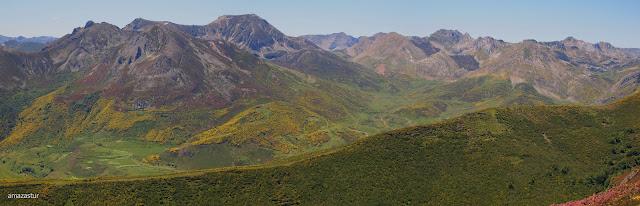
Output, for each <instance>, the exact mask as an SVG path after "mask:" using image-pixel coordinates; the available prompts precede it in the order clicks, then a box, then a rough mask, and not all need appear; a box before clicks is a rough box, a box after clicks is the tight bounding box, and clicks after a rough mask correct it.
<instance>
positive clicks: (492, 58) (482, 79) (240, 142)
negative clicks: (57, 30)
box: [0, 14, 640, 205]
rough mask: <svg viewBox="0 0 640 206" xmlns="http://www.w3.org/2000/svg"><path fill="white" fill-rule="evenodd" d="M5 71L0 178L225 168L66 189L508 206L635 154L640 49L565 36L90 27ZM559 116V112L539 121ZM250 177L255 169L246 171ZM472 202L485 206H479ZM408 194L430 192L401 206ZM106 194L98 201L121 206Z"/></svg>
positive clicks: (602, 185)
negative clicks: (179, 189) (518, 38)
mask: <svg viewBox="0 0 640 206" xmlns="http://www.w3.org/2000/svg"><path fill="white" fill-rule="evenodd" d="M0 74H1V75H0V99H1V100H2V101H0V116H1V118H0V119H1V121H0V161H1V164H0V179H6V180H16V179H17V180H19V181H32V180H34V179H35V181H39V179H44V180H43V181H49V180H53V179H75V178H95V177H121V178H124V179H127V178H125V177H127V176H146V175H167V174H173V173H177V172H178V173H179V172H187V173H189V172H188V171H191V170H193V169H211V168H220V167H232V168H231V169H223V170H222V172H215V171H217V170H215V171H214V172H212V173H209V172H207V173H206V174H200V173H198V174H195V175H192V174H190V173H189V175H188V176H185V177H183V176H179V175H178V176H177V177H174V176H172V175H168V176H167V177H166V179H165V178H164V177H163V178H161V179H150V180H148V181H147V180H146V179H145V180H143V181H139V182H137V181H124V182H114V183H108V184H107V183H104V182H100V181H98V182H97V183H89V184H88V185H84V186H80V185H76V186H78V187H94V186H95V187H102V189H104V190H108V191H112V190H113V188H122V184H125V185H127V186H130V187H129V188H133V190H137V189H135V188H138V189H139V190H142V189H140V188H143V187H144V188H151V189H158V190H164V189H171V188H173V189H176V188H175V187H174V186H167V187H162V188H161V187H160V186H157V187H156V186H153V187H147V186H148V185H147V184H152V185H162V184H158V181H165V180H166V181H168V182H165V183H166V184H173V183H176V184H180V185H189V186H185V188H184V192H188V191H209V190H206V189H202V188H201V187H202V186H203V185H211V184H213V183H212V182H210V181H215V182H217V183H216V184H217V185H220V187H219V188H217V189H212V190H211V191H210V192H213V193H216V194H218V193H219V194H223V193H224V194H230V193H229V192H230V190H229V188H233V187H238V185H237V184H240V183H243V182H248V181H249V180H257V181H258V182H259V184H257V185H258V186H256V187H253V186H255V185H252V186H246V187H244V186H243V188H244V189H246V190H243V191H245V192H240V193H237V194H235V193H234V195H232V196H228V197H230V199H225V198H221V199H220V200H219V201H228V202H220V203H238V204H241V202H237V201H241V199H243V198H244V199H246V200H247V201H248V200H255V201H258V202H263V203H267V202H271V203H275V204H280V203H282V204H288V203H312V204H313V203H317V204H320V203H321V202H317V201H321V200H327V199H330V198H328V196H323V195H331V194H342V196H340V197H339V198H336V199H334V200H335V203H336V204H339V203H341V202H354V203H366V202H367V200H365V199H358V198H363V197H370V198H372V199H370V200H369V201H372V202H369V203H373V202H380V201H382V202H385V201H386V202H388V203H389V204H401V203H424V202H425V201H427V200H435V199H437V200H439V201H440V202H439V203H442V204H472V203H483V204H517V205H520V204H530V203H533V202H534V201H535V200H536V199H537V200H539V202H544V203H559V202H563V201H570V200H575V199H577V198H580V197H584V196H586V195H588V194H591V193H593V192H597V191H602V190H604V189H606V188H607V186H608V181H609V179H611V178H613V177H614V176H615V175H617V174H618V173H620V172H623V171H626V169H629V168H631V167H633V166H635V163H633V161H634V160H635V159H634V158H635V157H636V156H637V155H634V154H635V152H634V151H635V147H636V145H635V142H634V141H633V138H634V137H635V136H634V134H635V132H633V131H636V129H637V126H638V125H635V123H634V122H636V121H635V120H636V119H635V118H634V115H635V113H636V112H634V111H636V110H634V109H635V106H634V105H635V104H634V103H636V102H637V101H636V100H637V99H638V97H637V94H636V95H632V94H634V93H635V92H636V91H637V88H638V86H640V50H638V49H627V48H616V47H614V46H612V45H611V44H608V43H605V42H599V43H595V44H594V43H588V42H585V41H581V40H577V39H575V38H572V37H568V38H566V39H564V40H561V41H554V42H538V41H535V40H524V41H522V42H518V43H510V42H505V41H502V40H498V39H495V38H492V37H478V38H473V37H471V36H470V35H469V34H465V33H462V32H459V31H456V30H438V31H436V32H435V33H433V34H431V35H429V36H425V37H416V36H404V35H401V34H398V33H394V32H391V33H378V34H375V35H373V36H363V37H358V38H356V37H352V36H349V35H347V34H345V33H335V34H329V35H305V36H300V37H293V36H288V35H286V34H284V33H282V32H281V31H279V30H278V29H277V28H275V27H274V26H273V25H271V24H270V23H269V22H267V21H266V20H264V19H262V18H260V17H259V16H257V15H254V14H247V15H226V16H221V17H219V18H217V19H216V20H214V21H212V22H211V23H209V24H206V25H181V24H175V23H172V22H167V21H152V20H145V19H142V18H138V19H135V20H133V21H132V22H131V23H129V24H127V25H126V26H124V27H122V28H120V27H118V26H115V25H112V24H109V23H106V22H102V23H96V22H93V21H88V22H87V23H86V24H85V25H84V26H82V27H78V28H75V29H73V31H72V32H71V33H70V34H67V35H65V36H63V37H60V38H58V39H56V40H54V41H52V42H49V43H46V46H44V47H42V48H41V49H39V50H37V51H33V52H23V51H18V50H17V49H12V48H8V47H7V46H3V47H0ZM630 96H631V97H630ZM555 104H559V105H564V106H548V105H555ZM496 107H498V109H493V108H496ZM425 125H426V126H425ZM407 127H408V128H407ZM402 128H406V129H402ZM389 131H391V132H389ZM630 131H631V132H630ZM381 132H388V133H382V134H378V133H381ZM376 134H378V135H376ZM611 135H614V136H615V135H618V136H619V137H618V136H615V137H614V136H611ZM612 138H614V139H619V140H611V139H612ZM611 141H613V142H614V143H611ZM582 142H589V143H591V145H590V147H588V146H585V145H584V144H579V143H582ZM345 145H346V146H345ZM625 147H626V148H625ZM613 150H615V153H613V154H609V152H611V151H613ZM585 153H589V154H593V155H592V156H584V155H581V154H585ZM629 154H630V155H629ZM309 158H310V159H309ZM605 160H606V161H607V162H605V163H603V162H602V161H605ZM256 164H266V165H265V166H249V165H256ZM452 165H454V167H453V168H452V167H451V166H452ZM235 167H239V168H241V169H238V170H236V169H234V168H235ZM254 167H255V168H254ZM245 168H248V169H247V170H245ZM447 168H450V169H447ZM236 171H237V174H236V173H234V172H236ZM303 174H306V176H305V175H303ZM499 174H507V175H508V176H509V178H507V179H504V178H502V179H501V178H500V177H503V176H499ZM270 175H271V176H270ZM270 177H273V178H270ZM192 178H193V179H192ZM225 178H226V179H233V180H230V181H226V182H225V181H222V179H225ZM381 178H382V179H381ZM531 178H533V179H531ZM194 179H195V180H196V181H199V180H202V181H201V182H199V183H195V184H192V182H190V181H192V180H194ZM411 179H413V180H420V181H415V182H414V183H415V184H414V183H410V181H409V180H411ZM487 179H490V180H491V181H484V180H487ZM272 180H273V181H272ZM274 181H275V182H274ZM107 182H108V181H107ZM203 182H204V183H203ZM465 182H466V183H465ZM469 182H472V183H473V184H467V183H469ZM103 183H104V184H103ZM138 183H139V184H138ZM209 183H211V184H209ZM47 184H48V183H44V184H39V183H38V184H27V186H17V187H22V188H31V189H33V188H36V189H37V188H40V187H46V185H47ZM163 184H164V183H163ZM252 184H253V183H252ZM18 185H22V184H18ZM260 185H263V186H264V187H259V186H260ZM328 185H335V186H336V187H329V186H328ZM407 185H409V186H407ZM438 185H439V186H438ZM112 186H113V188H111V187H112ZM138 186H139V187H138ZM165 186H166V185H165ZM304 188H316V189H318V190H316V191H318V194H319V196H317V197H313V196H310V194H311V193H309V191H310V190H307V189H304ZM371 188H380V190H371V191H370V192H367V191H369V190H370V189H371ZM483 188H490V190H489V191H486V190H485V189H483ZM0 189H3V190H7V189H16V188H15V187H13V186H7V187H0ZM37 190H39V189H37ZM387 190H388V191H393V192H394V194H395V195H391V196H389V195H390V194H391V193H385V194H386V195H384V194H383V193H384V191H387ZM91 191H101V190H100V189H96V190H91ZM248 191H251V192H248ZM481 191H484V192H485V193H486V195H488V196H490V198H486V197H480V196H476V195H477V194H479V193H481ZM567 191H573V192H572V193H569V192H567ZM45 192H46V191H43V193H45ZM67 192H73V193H78V194H80V193H82V192H80V191H79V190H78V189H77V188H76V187H75V186H62V187H56V188H54V190H53V191H52V192H51V193H48V192H46V193H48V195H51V196H50V197H51V198H50V199H47V201H53V202H55V203H59V202H57V201H58V199H56V198H58V197H59V196H58V195H63V194H65V193H67ZM85 192H90V191H85ZM103 192H104V191H103ZM414 192H420V193H421V194H430V195H427V196H423V198H422V199H421V198H417V199H412V198H411V197H417V196H419V195H417V194H416V195H401V193H404V194H409V193H411V194H413V193H414ZM150 193H153V194H156V193H155V192H149V194H150ZM396 193H397V194H396ZM82 194H84V195H86V197H92V196H95V195H94V194H89V193H82ZM125 194H126V195H130V193H123V195H125ZM162 194H164V193H162ZM191 194H199V195H202V196H198V197H199V198H200V199H197V198H196V199H193V202H189V200H184V199H176V200H173V203H175V204H180V203H198V202H199V203H204V202H206V201H209V199H208V198H206V197H204V196H206V195H205V194H203V193H200V192H193V193H191ZM249 194H254V195H255V196H253V197H251V198H249V197H246V198H245V197H244V195H249ZM469 194H471V195H469ZM463 196H464V197H466V198H459V197H463ZM112 197H116V196H105V198H106V199H104V201H109V202H118V201H116V200H115V199H110V198H112ZM225 197H227V196H225ZM240 197H242V198H240ZM269 197H273V198H272V199H268V198H269ZM374 197H375V198H374ZM247 198H249V199H247ZM252 198H256V199H252ZM149 200H150V201H159V202H162V201H165V200H166V198H165V197H160V196H158V197H155V196H154V197H149ZM383 200H384V201H383ZM70 201H72V202H74V203H75V204H80V203H82V202H85V201H89V200H87V199H83V198H77V199H73V200H70ZM122 201H123V203H125V204H133V203H139V202H135V201H137V200H132V201H134V202H131V201H129V199H127V200H124V199H123V200H122ZM183 201H186V202H183ZM200 201H202V202H200ZM170 202H171V201H170ZM251 202H253V201H251ZM55 203H54V204H55ZM144 203H145V204H155V203H158V202H144ZM245 203H247V202H245ZM434 204H435V203H434Z"/></svg>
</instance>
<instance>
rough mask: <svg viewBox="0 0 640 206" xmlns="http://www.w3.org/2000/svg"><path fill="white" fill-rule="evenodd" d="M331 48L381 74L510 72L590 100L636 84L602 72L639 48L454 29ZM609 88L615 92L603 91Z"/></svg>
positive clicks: (630, 61) (618, 69)
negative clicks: (512, 38) (508, 39)
mask: <svg viewBox="0 0 640 206" xmlns="http://www.w3.org/2000/svg"><path fill="white" fill-rule="evenodd" d="M315 38H317V36H316V37H315ZM314 42H320V43H321V44H326V43H323V42H321V41H314ZM334 51H335V52H338V53H343V54H345V55H346V56H348V57H349V58H350V59H351V60H352V61H354V62H357V63H360V64H363V65H365V66H367V67H369V68H370V69H371V70H373V71H375V72H377V73H379V74H383V75H385V76H395V74H401V75H406V76H410V77H420V78H425V79H438V80H448V81H456V80H458V79H460V78H465V77H475V76H482V75H493V76H499V77H502V78H508V79H509V80H511V81H512V83H513V84H514V85H515V84H518V83H527V84H530V85H532V86H533V87H534V88H535V89H536V90H537V91H538V92H540V93H542V94H544V95H546V96H548V97H552V98H555V99H559V100H566V101H579V102H591V103H593V102H601V101H604V100H599V99H607V98H614V99H615V98H619V97H621V96H624V95H628V94H629V93H630V92H632V91H635V88H636V86H634V85H632V86H629V85H631V84H629V83H626V84H624V85H626V86H623V85H622V82H623V81H622V80H621V79H613V81H612V80H610V79H607V78H604V77H603V76H602V75H599V74H600V73H603V72H613V73H615V74H616V75H613V76H614V77H615V78H621V76H624V75H627V74H626V72H623V70H624V69H626V68H633V67H634V66H636V65H640V52H639V50H638V49H621V48H616V47H614V46H613V45H611V44H609V43H606V42H599V43H596V44H592V43H588V42H585V41H581V40H577V39H575V38H572V37H568V38H566V39H565V40H562V41H555V42H538V41H535V40H524V41H522V42H519V43H507V42H504V41H502V40H496V39H494V38H492V37H479V38H473V37H471V36H470V35H469V34H466V33H462V32H459V31H457V30H438V31H436V32H434V33H433V34H431V35H430V36H427V37H407V36H403V35H400V34H397V33H379V34H376V35H374V36H371V37H360V38H359V39H358V42H357V43H356V44H354V45H352V46H351V47H348V48H346V49H343V50H334ZM618 73H620V75H618ZM616 82H618V83H617V86H616V85H614V83H616ZM621 88H625V89H621ZM629 88H633V89H629ZM613 91H617V92H618V93H619V94H609V95H604V94H605V93H608V92H613ZM603 95H604V96H603Z"/></svg>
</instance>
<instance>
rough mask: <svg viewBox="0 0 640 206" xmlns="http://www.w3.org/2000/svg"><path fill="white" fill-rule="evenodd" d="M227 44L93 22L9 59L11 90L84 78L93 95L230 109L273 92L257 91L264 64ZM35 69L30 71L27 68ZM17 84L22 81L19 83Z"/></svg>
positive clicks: (172, 30) (171, 29) (154, 27)
mask: <svg viewBox="0 0 640 206" xmlns="http://www.w3.org/2000/svg"><path fill="white" fill-rule="evenodd" d="M243 52H244V51H241V50H240V49H238V48H236V47H235V46H234V45H233V44H229V43H227V42H225V41H205V40H202V39H199V38H195V37H193V36H191V35H189V34H186V33H184V32H182V30H181V29H180V28H179V27H177V26H176V25H175V24H168V23H166V22H152V21H146V20H142V19H137V20H136V21H134V23H132V24H130V25H129V26H127V27H126V28H125V29H120V28H118V27H116V26H114V25H111V24H108V23H92V22H89V23H87V24H86V26H85V27H81V28H76V29H75V30H74V32H73V33H71V34H69V35H66V36H64V37H62V38H60V39H59V40H57V41H56V42H54V43H52V44H51V45H49V46H48V47H47V48H45V49H44V51H42V52H40V53H38V54H33V55H30V56H26V55H21V54H14V53H7V52H2V55H1V56H2V59H3V61H6V62H2V63H3V65H16V66H10V67H8V68H12V69H15V71H13V72H12V73H14V74H15V75H12V76H9V77H8V78H10V79H9V80H7V81H2V82H3V84H6V85H2V87H3V88H7V89H10V88H13V87H18V86H22V87H24V84H25V82H27V81H26V80H27V79H29V78H37V77H38V74H45V73H47V74H54V73H69V72H76V73H78V72H79V73H80V74H82V76H81V77H80V78H79V79H78V80H77V81H76V82H75V83H74V84H78V85H82V86H81V87H79V88H83V89H82V91H76V92H77V93H79V94H80V93H81V94H87V93H93V92H100V93H102V94H103V95H104V96H112V97H115V98H116V99H119V100H121V101H124V102H141V101H142V102H145V104H144V105H145V107H147V106H149V105H150V106H159V105H167V104H190V105H193V104H204V105H210V106H222V105H225V104H229V103H230V102H232V101H234V100H235V99H237V98H239V97H241V96H252V95H254V94H256V93H258V92H259V91H263V90H266V89H268V86H266V85H262V86H261V85H257V84H256V82H260V81H256V80H255V78H256V77H254V76H252V74H253V70H256V69H260V68H261V67H260V66H256V65H255V64H260V63H259V62H260V60H259V59H257V58H255V57H252V56H251V55H249V56H246V57H247V58H249V59H245V61H244V62H243V63H244V64H237V63H235V62H233V60H232V59H231V58H230V56H235V55H239V54H240V53H243ZM25 62H26V63H28V64H25ZM11 79H15V80H11Z"/></svg>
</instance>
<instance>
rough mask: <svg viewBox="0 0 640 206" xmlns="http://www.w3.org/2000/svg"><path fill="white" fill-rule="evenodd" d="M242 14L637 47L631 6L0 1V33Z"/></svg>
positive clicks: (396, 0) (636, 19) (636, 4)
mask: <svg viewBox="0 0 640 206" xmlns="http://www.w3.org/2000/svg"><path fill="white" fill-rule="evenodd" d="M245 13H255V14H257V15H259V16H261V17H263V18H265V19H266V20H267V21H269V22H270V23H271V24H273V25H275V26H276V27H277V28H278V29H280V30H281V31H283V32H284V33H286V34H288V35H292V36H297V35H302V34H326V33H333V32H346V33H348V34H351V35H354V36H361V35H372V34H374V33H377V32H391V31H395V32H398V33H401V34H404V35H413V36H426V35H429V34H431V33H433V32H434V31H436V30H438V29H441V28H445V29H458V30H460V31H463V32H468V33H469V34H471V35H472V36H474V37H477V36H493V37H496V38H498V39H503V40H505V41H509V42H518V41H521V40H523V39H537V40H540V41H553V40H561V39H564V38H565V37H567V36H574V37H576V38H578V39H583V40H587V41H590V42H597V41H607V42H611V43H612V44H614V45H615V46H619V47H638V48H640V1H637V0H612V1H605V0H601V1H593V0H562V1H559V0H529V1H527V0H512V1H508V0H477V1H471V0H455V1H444V0H440V1H426V0H422V1H418V0H387V1H382V0H304V1H294V0H268V1H266V0H265V1H257V0H255V1H248V0H219V1H204V0H180V1H163V0H155V1H151V0H110V1H109V0H107V1H90V0H82V1H80V0H67V1H65V0H61V1H49V0H40V1H39V0H4V1H2V2H0V34H1V35H5V36H6V35H8V36H18V35H24V36H40V35H53V36H62V35H64V34H67V33H70V32H71V31H72V30H73V28H75V27H79V26H82V25H84V23H85V22H86V21H87V20H93V21H96V22H103V21H104V22H109V23H112V24H115V25H117V26H120V27H122V26H124V25H126V24H127V23H129V22H131V21H132V20H133V19H134V18H137V17H142V18H145V19H150V20H166V21H172V22H175V23H180V24H206V23H209V22H211V21H213V20H215V19H216V18H217V17H218V16H220V15H225V14H245Z"/></svg>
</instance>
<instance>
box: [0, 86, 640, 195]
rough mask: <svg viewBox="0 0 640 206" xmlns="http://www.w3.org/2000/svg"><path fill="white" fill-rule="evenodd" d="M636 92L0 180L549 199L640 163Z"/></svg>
mask: <svg viewBox="0 0 640 206" xmlns="http://www.w3.org/2000/svg"><path fill="white" fill-rule="evenodd" d="M638 111H640V95H638V94H636V95H634V96H632V97H629V98H626V99H624V100H622V101H619V102H616V103H614V104H611V105H607V106H601V107H581V106H516V107H507V108H498V109H486V110H482V111H479V112H474V113H470V114H466V115H463V116H461V117H457V118H453V119H449V120H444V121H442V122H438V123H435V124H431V125H427V126H418V127H411V128H406V129H400V130H394V131H391V132H387V133H383V134H379V135H374V136H371V137H368V138H364V139H362V140H360V141H357V142H356V143H354V144H351V145H349V146H346V147H344V148H341V149H337V150H334V151H329V152H326V153H321V154H319V155H317V156H313V157H311V158H309V159H302V160H297V161H290V162H289V163H275V164H274V165H266V166H254V167H239V168H228V169H223V170H218V171H210V172H206V171H204V172H194V173H192V174H189V173H186V174H182V175H170V176H159V177H154V178H134V179H130V180H126V179H125V180H88V181H71V182H69V181H62V182H58V181H36V182H33V183H28V182H27V183H6V184H4V186H2V187H0V190H1V191H2V193H3V194H7V193H39V194H40V196H41V197H40V198H39V199H25V200H19V201H16V200H8V199H2V200H0V201H3V202H0V203H6V204H18V205H20V204H24V205H32V204H43V205H46V204H52V205H60V204H66V205H98V204H105V203H107V204H113V205H122V204H145V205H155V204H168V205H186V204H235V205H240V204H262V205H270V204H279V205H295V204H302V205H318V204H328V205H336V204H337V205H345V204H352V205H362V204H394V205H398V204H409V205H414V204H427V205H504V204H511V205H546V204H550V203H557V202H565V201H569V200H573V199H580V198H581V197H584V196H587V195H590V194H592V193H594V192H597V191H602V190H604V189H606V188H607V187H608V186H609V181H610V178H611V177H612V176H614V175H617V174H619V173H621V172H623V171H625V170H627V169H629V168H631V167H634V166H636V165H637V164H638V163H640V141H638V137H639V134H640V133H639V132H640V125H639V124H638V122H639V121H638Z"/></svg>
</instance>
